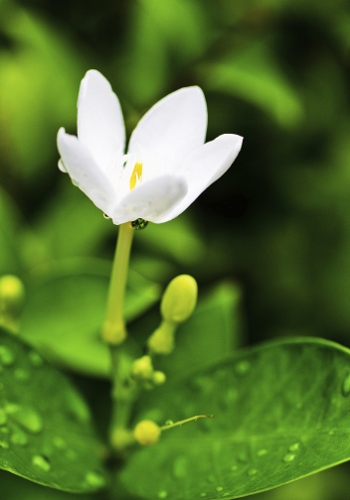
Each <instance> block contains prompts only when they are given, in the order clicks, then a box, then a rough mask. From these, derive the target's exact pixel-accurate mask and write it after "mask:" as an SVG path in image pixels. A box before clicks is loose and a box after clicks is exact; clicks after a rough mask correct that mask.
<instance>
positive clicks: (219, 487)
mask: <svg viewBox="0 0 350 500" xmlns="http://www.w3.org/2000/svg"><path fill="white" fill-rule="evenodd" d="M223 489H224V488H223V487H222V486H217V487H216V491H217V492H218V493H219V492H220V491H222V490H223Z"/></svg>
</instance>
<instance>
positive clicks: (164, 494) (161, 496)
mask: <svg viewBox="0 0 350 500" xmlns="http://www.w3.org/2000/svg"><path fill="white" fill-rule="evenodd" d="M167 496H168V492H167V491H165V490H162V491H160V492H159V493H158V498H166V497H167Z"/></svg>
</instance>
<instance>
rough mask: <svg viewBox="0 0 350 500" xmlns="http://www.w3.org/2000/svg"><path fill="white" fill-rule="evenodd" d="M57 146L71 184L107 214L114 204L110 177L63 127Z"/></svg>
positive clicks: (58, 135)
mask: <svg viewBox="0 0 350 500" xmlns="http://www.w3.org/2000/svg"><path fill="white" fill-rule="evenodd" d="M57 146H58V150H59V152H60V155H61V160H60V161H61V162H62V164H63V165H62V166H63V168H64V170H65V171H66V172H67V173H68V174H69V176H70V178H71V179H72V182H73V184H75V185H76V186H78V187H79V189H81V190H82V191H83V192H84V193H85V194H86V196H88V197H89V198H90V199H91V201H92V202H93V203H94V204H95V205H96V206H97V207H98V208H100V209H101V210H103V212H105V213H106V214H107V215H109V212H110V208H111V206H112V205H114V204H115V190H114V189H113V185H112V183H111V181H110V179H109V178H108V177H107V176H106V175H105V173H104V172H103V171H102V170H101V169H100V168H99V166H98V165H97V164H96V163H95V161H94V159H93V157H92V156H91V154H90V153H89V151H88V150H87V149H86V148H85V146H83V145H82V144H81V143H80V141H79V140H78V138H77V137H75V136H73V135H69V134H66V132H65V130H64V129H63V128H60V130H59V131H58V134H57Z"/></svg>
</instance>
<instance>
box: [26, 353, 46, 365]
mask: <svg viewBox="0 0 350 500" xmlns="http://www.w3.org/2000/svg"><path fill="white" fill-rule="evenodd" d="M28 357H29V361H30V364H31V365H32V366H35V367H36V368H38V367H40V366H42V365H43V363H44V360H43V358H42V357H41V356H40V354H38V353H37V352H35V351H30V353H29V354H28Z"/></svg>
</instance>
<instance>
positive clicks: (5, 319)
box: [0, 274, 24, 332]
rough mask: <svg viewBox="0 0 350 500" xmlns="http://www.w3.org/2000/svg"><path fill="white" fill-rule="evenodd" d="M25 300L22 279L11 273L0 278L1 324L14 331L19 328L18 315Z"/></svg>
mask: <svg viewBox="0 0 350 500" xmlns="http://www.w3.org/2000/svg"><path fill="white" fill-rule="evenodd" d="M23 300H24V286H23V283H22V281H21V280H20V279H19V278H17V276H13V275H11V274H8V275H5V276H2V277H1V278H0V324H2V325H3V326H5V327H6V328H8V329H9V330H12V331H14V332H15V331H17V330H18V317H19V315H20V312H21V309H22V304H23Z"/></svg>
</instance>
